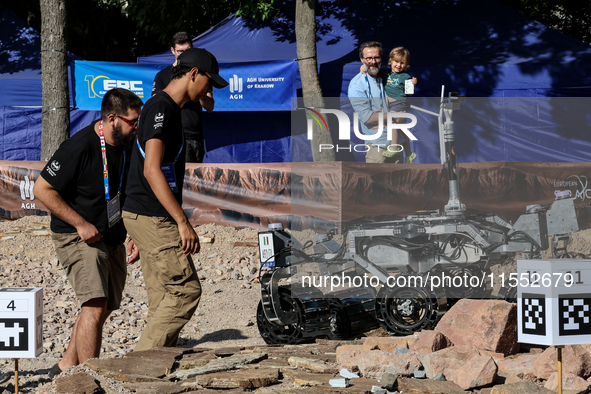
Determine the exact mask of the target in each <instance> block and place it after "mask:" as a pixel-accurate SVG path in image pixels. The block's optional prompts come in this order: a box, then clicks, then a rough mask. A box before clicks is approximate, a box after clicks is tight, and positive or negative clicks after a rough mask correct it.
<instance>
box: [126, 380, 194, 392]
mask: <svg viewBox="0 0 591 394" xmlns="http://www.w3.org/2000/svg"><path fill="white" fill-rule="evenodd" d="M123 388H124V389H126V390H129V391H134V392H136V393H138V394H179V393H186V392H188V391H191V390H194V387H186V386H182V385H181V384H180V383H173V382H151V383H124V384H123Z"/></svg>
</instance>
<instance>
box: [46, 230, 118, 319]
mask: <svg viewBox="0 0 591 394" xmlns="http://www.w3.org/2000/svg"><path fill="white" fill-rule="evenodd" d="M51 238H52V239H53V243H54V245H55V252H56V254H57V258H58V260H59V262H60V264H61V266H62V267H63V269H64V270H65V272H66V276H67V277H68V281H69V282H70V285H72V288H73V289H74V293H76V297H78V300H79V301H80V304H84V303H85V302H87V301H90V300H93V299H96V298H106V299H107V309H108V310H110V311H114V310H116V309H119V306H120V305H121V296H122V294H123V287H125V279H126V277H127V263H126V261H125V248H124V247H123V245H117V246H109V245H107V244H106V243H104V242H103V241H97V242H95V243H93V244H90V245H89V244H87V243H86V242H84V241H82V240H81V239H80V236H79V235H78V233H52V235H51Z"/></svg>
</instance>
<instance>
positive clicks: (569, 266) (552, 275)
mask: <svg viewBox="0 0 591 394" xmlns="http://www.w3.org/2000/svg"><path fill="white" fill-rule="evenodd" d="M517 275H518V278H519V286H518V288H517V333H518V335H517V336H518V340H519V342H525V343H533V344H538V345H576V344H585V343H591V260H578V259H558V260H518V261H517Z"/></svg>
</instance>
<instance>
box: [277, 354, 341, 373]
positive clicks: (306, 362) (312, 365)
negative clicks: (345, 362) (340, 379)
mask: <svg viewBox="0 0 591 394" xmlns="http://www.w3.org/2000/svg"><path fill="white" fill-rule="evenodd" d="M287 362H288V363H289V364H290V365H292V366H294V367H298V368H304V369H307V370H309V371H312V372H317V373H331V374H336V373H338V372H339V368H338V367H337V365H336V364H333V363H327V362H325V361H322V360H314V359H309V358H302V357H290V358H288V359H287Z"/></svg>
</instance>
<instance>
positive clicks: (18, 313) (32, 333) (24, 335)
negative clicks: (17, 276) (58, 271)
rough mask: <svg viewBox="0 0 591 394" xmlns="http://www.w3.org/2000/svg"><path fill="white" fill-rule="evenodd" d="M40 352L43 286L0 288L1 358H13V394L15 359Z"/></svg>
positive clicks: (35, 355) (15, 372)
mask: <svg viewBox="0 0 591 394" xmlns="http://www.w3.org/2000/svg"><path fill="white" fill-rule="evenodd" d="M42 351H43V289H42V288H40V287H35V288H25V287H0V358H14V361H15V364H14V369H15V371H14V380H15V393H17V392H18V359H19V358H35V357H37V356H38V355H39V354H41V352H42Z"/></svg>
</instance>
